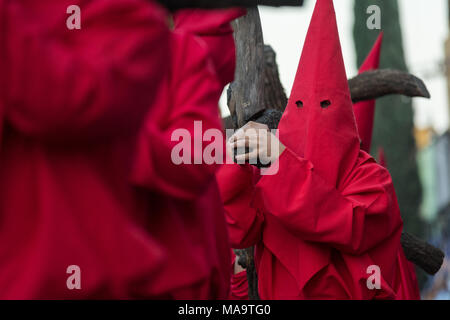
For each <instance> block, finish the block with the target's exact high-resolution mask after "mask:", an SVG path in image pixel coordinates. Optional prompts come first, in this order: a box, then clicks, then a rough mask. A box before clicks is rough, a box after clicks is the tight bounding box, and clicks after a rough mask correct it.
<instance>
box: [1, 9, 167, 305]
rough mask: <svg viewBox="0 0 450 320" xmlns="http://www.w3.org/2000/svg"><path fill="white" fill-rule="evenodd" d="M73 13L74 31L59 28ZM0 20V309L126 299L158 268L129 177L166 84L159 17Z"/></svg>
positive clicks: (91, 12) (20, 12)
mask: <svg viewBox="0 0 450 320" xmlns="http://www.w3.org/2000/svg"><path fill="white" fill-rule="evenodd" d="M73 4H77V5H79V6H81V8H82V12H81V18H82V20H81V21H82V25H81V30H69V29H68V28H67V27H66V19H67V18H68V17H69V15H68V14H67V13H66V10H67V8H68V7H69V6H70V5H73ZM0 16H1V24H2V27H1V28H0V41H1V46H0V57H1V58H0V70H1V73H0V79H1V80H0V83H1V89H0V90H1V93H0V110H1V112H0V114H1V118H0V122H2V123H3V130H2V132H1V135H2V136H1V141H0V143H1V150H0V298H1V299H63V298H83V299H89V298H133V297H135V286H134V284H135V283H145V284H149V283H151V281H152V280H153V279H154V274H155V271H156V270H157V269H159V268H161V266H162V263H163V259H164V256H163V252H162V250H161V247H159V246H158V245H157V244H156V243H155V240H154V238H153V237H152V236H151V235H150V234H149V232H148V231H147V230H145V229H144V228H143V225H142V221H141V216H142V215H144V214H145V213H146V212H147V211H148V208H147V207H146V203H145V202H144V201H143V200H144V199H143V198H140V197H139V194H137V193H136V192H135V190H134V188H132V186H131V184H130V182H129V176H128V175H129V170H130V167H131V164H132V161H131V160H132V159H131V155H132V153H133V144H134V141H135V140H136V135H137V128H139V126H140V123H141V122H142V119H143V118H144V116H145V115H146V114H147V112H148V109H149V107H150V106H152V104H153V101H154V98H155V93H156V92H157V90H158V85H159V83H160V81H161V79H162V78H163V76H164V75H165V74H166V69H167V65H168V63H167V52H169V46H168V38H169V29H168V28H167V24H166V21H165V17H166V14H165V12H164V11H162V9H160V8H159V7H157V6H156V5H155V4H154V3H153V2H152V1H149V0H95V1H66V0H42V1H31V0H18V1H0ZM71 265H76V266H78V267H79V268H80V271H81V274H80V275H81V278H80V280H81V289H80V290H77V289H70V288H69V287H70V284H71V283H76V281H74V282H70V281H69V282H70V283H69V287H68V285H67V282H66V281H67V280H68V278H69V277H70V276H71V275H72V271H70V270H71V269H70V268H69V273H67V270H68V267H69V266H71ZM69 280H70V279H69ZM147 293H148V292H147ZM143 294H146V292H144V293H143Z"/></svg>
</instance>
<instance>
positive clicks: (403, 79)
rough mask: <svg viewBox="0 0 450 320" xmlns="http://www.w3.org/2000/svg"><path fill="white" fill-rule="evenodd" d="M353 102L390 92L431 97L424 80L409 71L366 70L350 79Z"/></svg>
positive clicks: (375, 97)
mask: <svg viewBox="0 0 450 320" xmlns="http://www.w3.org/2000/svg"><path fill="white" fill-rule="evenodd" d="M348 84H349V87H350V92H351V95H352V100H353V102H358V101H363V100H372V99H377V98H380V97H383V96H386V95H389V94H401V95H404V96H408V97H424V98H430V93H429V92H428V90H427V87H426V86H425V84H424V83H423V81H422V80H420V79H419V78H417V77H415V76H413V75H412V74H409V73H407V72H403V71H398V70H390V69H381V70H374V71H367V72H364V73H362V74H360V75H358V76H356V77H354V78H352V79H350V80H349V81H348Z"/></svg>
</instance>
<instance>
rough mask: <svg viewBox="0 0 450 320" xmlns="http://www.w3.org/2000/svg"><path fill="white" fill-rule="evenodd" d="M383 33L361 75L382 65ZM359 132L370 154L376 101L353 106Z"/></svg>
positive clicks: (362, 147) (364, 64) (362, 145)
mask: <svg viewBox="0 0 450 320" xmlns="http://www.w3.org/2000/svg"><path fill="white" fill-rule="evenodd" d="M382 42H383V33H380V35H379V36H378V39H377V41H376V42H375V44H374V46H373V48H372V50H371V51H370V53H369V55H368V56H367V58H366V60H365V61H364V63H363V64H362V66H361V67H360V68H359V73H363V72H366V71H370V70H375V69H378V66H379V65H380V52H381V44H382ZM353 110H354V112H355V117H356V123H357V125H358V132H359V136H360V138H361V149H362V150H364V151H366V152H367V153H370V146H371V142H372V132H373V120H374V116H375V100H368V101H361V102H358V103H355V104H354V105H353Z"/></svg>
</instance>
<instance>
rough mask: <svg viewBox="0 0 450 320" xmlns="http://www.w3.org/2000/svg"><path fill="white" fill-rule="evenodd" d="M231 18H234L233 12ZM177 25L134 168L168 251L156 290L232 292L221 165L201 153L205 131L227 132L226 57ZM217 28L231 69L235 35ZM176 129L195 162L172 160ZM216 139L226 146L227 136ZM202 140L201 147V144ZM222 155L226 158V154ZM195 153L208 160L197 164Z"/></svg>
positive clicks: (204, 295)
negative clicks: (222, 106) (187, 140)
mask: <svg viewBox="0 0 450 320" xmlns="http://www.w3.org/2000/svg"><path fill="white" fill-rule="evenodd" d="M184 14H187V12H186V11H185V12H184ZM202 16H203V18H204V19H205V20H207V21H209V20H208V14H207V13H206V12H203V13H202V14H199V15H197V19H200V21H202V20H201V19H202ZM227 17H228V18H227V19H228V20H227V24H229V22H230V21H231V20H232V19H233V18H234V15H233V16H230V15H227ZM194 21H198V20H194ZM184 22H185V23H188V22H186V20H185V21H184ZM175 25H176V28H175V31H174V36H173V39H172V40H173V41H172V53H173V60H172V68H171V72H170V77H169V78H168V79H166V80H167V81H165V83H164V84H163V88H162V89H161V94H160V97H159V100H158V101H157V104H158V106H159V107H158V109H157V110H155V111H154V112H152V113H151V114H150V115H149V117H148V121H147V122H146V125H145V129H144V130H143V131H142V133H141V137H140V140H139V145H138V156H137V158H136V167H135V170H134V173H133V181H134V183H135V184H136V185H138V186H140V187H141V188H142V189H143V191H144V192H146V193H147V194H148V195H149V205H150V207H151V210H150V212H149V216H148V219H147V220H148V221H147V225H148V228H149V230H150V232H151V234H152V235H154V236H155V237H156V238H157V239H158V242H159V243H161V245H162V246H163V247H164V249H165V251H166V252H167V253H168V261H167V263H166V265H165V267H164V269H162V270H160V272H159V273H158V281H157V282H156V283H154V284H153V287H152V291H153V293H154V295H155V297H159V298H173V299H225V298H227V297H228V291H229V282H230V272H229V265H230V259H231V258H230V255H229V253H230V244H229V240H228V234H227V230H226V224H225V219H224V214H223V213H224V211H223V206H222V202H221V200H220V194H219V190H218V187H217V183H216V181H215V179H214V178H215V173H216V170H217V169H218V167H219V165H218V164H211V165H208V164H205V163H204V162H202V159H201V156H202V153H203V151H204V150H205V148H206V147H207V146H208V145H209V144H210V143H211V142H209V141H205V142H203V145H201V142H202V140H203V139H205V140H206V138H204V137H203V133H205V131H206V130H208V129H212V130H215V131H216V132H218V133H219V135H220V136H221V137H222V135H221V130H222V124H221V119H220V117H219V112H218V101H219V98H220V95H221V93H222V91H223V86H224V85H225V82H226V81H225V80H224V79H223V78H222V77H221V76H220V75H219V74H218V73H217V66H218V65H219V63H220V65H223V64H222V61H221V59H220V57H216V56H214V55H212V53H211V50H210V47H209V45H208V42H205V41H203V39H202V37H200V36H199V35H196V34H195V33H193V32H191V30H190V29H189V28H188V27H189V26H190V25H189V23H188V24H187V25H185V24H183V23H181V22H179V21H178V20H177V17H176V18H175ZM214 30H216V31H217V34H216V36H217V37H218V38H220V37H222V36H223V39H224V40H225V41H224V42H223V44H224V46H222V47H221V50H222V52H223V54H224V56H225V57H229V56H232V59H231V60H230V64H229V65H228V68H225V69H226V70H227V72H228V73H230V70H228V69H229V68H232V69H233V68H234V64H235V62H234V60H235V54H234V42H231V44H232V45H231V46H228V44H229V41H228V40H230V39H232V34H231V33H226V34H223V35H221V33H220V30H217V29H215V28H214V26H211V28H210V32H211V33H214ZM225 45H226V46H225ZM211 58H213V59H211ZM233 70H234V69H233ZM229 80H232V79H229ZM194 121H201V127H202V130H203V131H202V132H197V131H196V130H195V129H194ZM175 130H184V132H185V133H188V134H189V135H190V136H191V137H192V139H191V141H192V145H191V147H192V149H191V155H190V158H191V160H192V161H191V163H192V164H185V163H183V164H180V165H176V164H174V163H173V162H172V159H171V155H172V150H173V149H174V147H175V146H176V145H178V144H179V142H178V140H176V141H171V136H172V134H173V133H174V132H175ZM215 142H216V144H218V145H219V146H220V147H221V148H222V151H223V150H224V149H223V148H224V141H223V139H222V138H221V139H220V141H215ZM198 143H200V146H199V147H198V149H197V150H198V151H197V152H196V151H195V146H194V145H196V144H198ZM217 156H218V158H219V159H221V158H223V155H222V154H221V155H217ZM195 159H197V160H200V162H201V163H200V164H193V163H194V160H195Z"/></svg>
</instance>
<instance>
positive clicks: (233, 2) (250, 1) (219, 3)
mask: <svg viewBox="0 0 450 320" xmlns="http://www.w3.org/2000/svg"><path fill="white" fill-rule="evenodd" d="M157 1H158V2H159V3H160V4H162V5H163V6H165V7H166V8H168V9H169V10H171V11H175V10H178V9H185V8H203V9H217V8H231V7H246V8H250V7H254V6H257V5H265V6H271V7H281V6H301V5H303V0H157Z"/></svg>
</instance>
